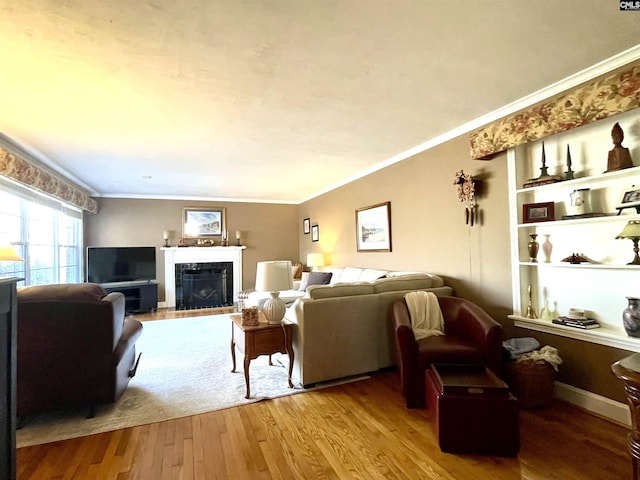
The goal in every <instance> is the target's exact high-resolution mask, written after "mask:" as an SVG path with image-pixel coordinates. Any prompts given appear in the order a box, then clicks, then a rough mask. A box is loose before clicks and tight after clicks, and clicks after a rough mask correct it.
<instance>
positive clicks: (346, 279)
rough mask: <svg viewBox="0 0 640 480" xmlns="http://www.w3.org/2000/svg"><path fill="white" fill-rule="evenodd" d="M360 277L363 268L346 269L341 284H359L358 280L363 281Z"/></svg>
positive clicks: (341, 276) (343, 271) (341, 277)
mask: <svg viewBox="0 0 640 480" xmlns="http://www.w3.org/2000/svg"><path fill="white" fill-rule="evenodd" d="M360 275H362V268H354V267H344V270H342V274H341V275H340V283H353V282H357V281H358V280H362V279H361V278H360Z"/></svg>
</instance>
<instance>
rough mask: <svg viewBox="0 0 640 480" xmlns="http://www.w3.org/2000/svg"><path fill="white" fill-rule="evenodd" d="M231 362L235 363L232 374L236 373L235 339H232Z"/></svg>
mask: <svg viewBox="0 0 640 480" xmlns="http://www.w3.org/2000/svg"><path fill="white" fill-rule="evenodd" d="M231 361H232V362H233V368H232V369H231V371H232V372H235V371H236V342H235V341H234V339H233V337H231Z"/></svg>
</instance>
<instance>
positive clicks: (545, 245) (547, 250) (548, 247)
mask: <svg viewBox="0 0 640 480" xmlns="http://www.w3.org/2000/svg"><path fill="white" fill-rule="evenodd" d="M550 236H551V235H549V234H545V235H544V242H542V253H544V261H545V262H546V263H551V251H552V250H553V245H552V244H551V242H550V241H549V237H550Z"/></svg>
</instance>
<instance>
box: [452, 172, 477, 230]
mask: <svg viewBox="0 0 640 480" xmlns="http://www.w3.org/2000/svg"><path fill="white" fill-rule="evenodd" d="M453 184H454V185H457V187H458V199H459V200H460V201H461V202H462V203H464V204H465V208H464V216H465V223H466V224H467V225H471V226H472V227H473V225H474V223H476V222H477V221H478V212H477V205H476V198H475V197H476V195H477V194H478V193H479V191H480V184H481V182H480V181H479V180H475V179H474V178H473V177H472V176H471V175H469V174H465V173H464V171H463V170H460V171H459V172H456V176H455V180H454V181H453Z"/></svg>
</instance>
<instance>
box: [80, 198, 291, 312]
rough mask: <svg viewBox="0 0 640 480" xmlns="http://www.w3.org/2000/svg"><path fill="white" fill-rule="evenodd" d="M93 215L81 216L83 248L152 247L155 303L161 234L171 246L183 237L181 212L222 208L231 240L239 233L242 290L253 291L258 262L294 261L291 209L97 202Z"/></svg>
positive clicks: (161, 268) (160, 267)
mask: <svg viewBox="0 0 640 480" xmlns="http://www.w3.org/2000/svg"><path fill="white" fill-rule="evenodd" d="M99 205H100V210H99V212H98V214H97V215H85V217H84V226H85V232H84V233H85V235H84V242H85V246H133V245H155V246H156V247H158V250H157V254H156V267H157V279H158V282H159V284H160V285H159V288H158V298H159V301H164V256H163V254H162V251H161V250H160V249H159V248H160V247H161V246H163V245H164V240H163V239H162V232H163V230H172V231H173V235H172V238H171V240H170V242H169V243H170V245H176V243H177V242H178V240H179V238H180V237H181V235H182V233H181V232H182V209H183V208H184V207H206V206H216V207H225V208H226V214H227V230H229V232H230V237H231V239H230V241H231V242H235V231H236V230H240V231H241V232H242V244H243V245H246V246H247V249H246V250H244V251H243V273H242V285H243V288H245V289H248V288H253V286H254V283H255V275H256V262H258V261H261V260H280V259H285V260H294V261H297V260H298V234H299V229H298V228H297V225H298V217H297V210H298V207H297V206H296V205H275V204H263V203H232V202H193V201H179V200H135V199H113V198H102V199H99Z"/></svg>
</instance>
